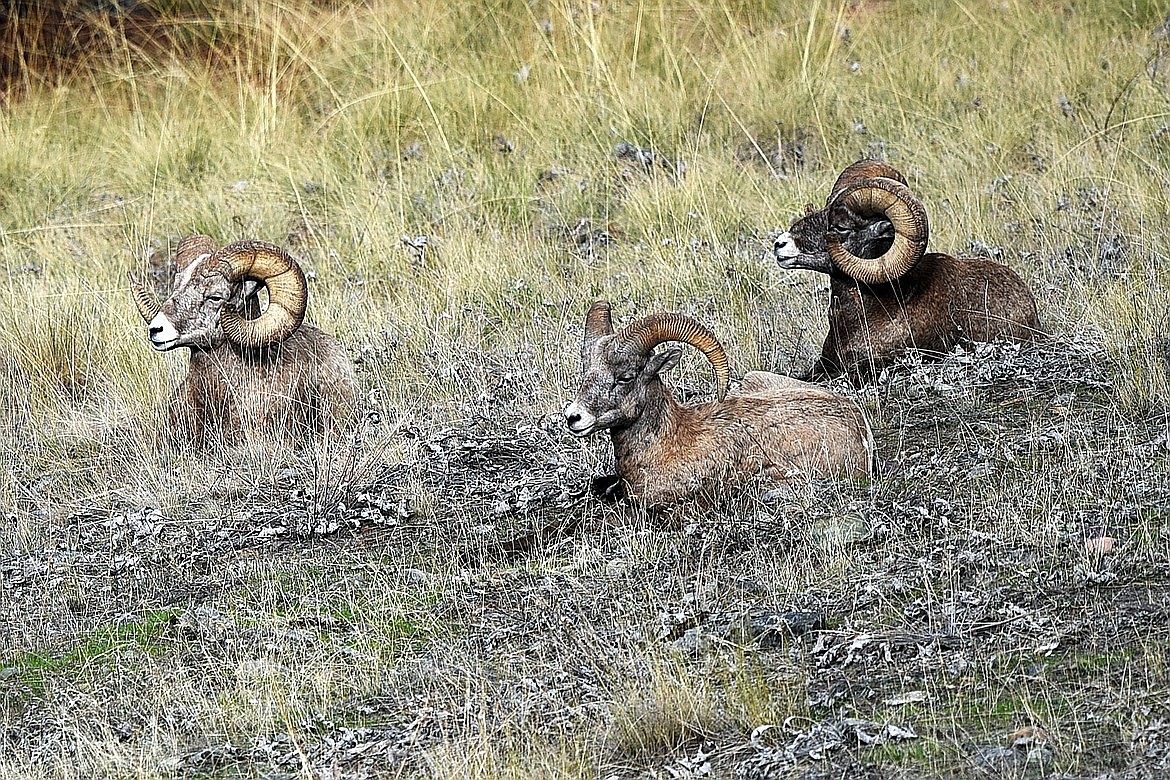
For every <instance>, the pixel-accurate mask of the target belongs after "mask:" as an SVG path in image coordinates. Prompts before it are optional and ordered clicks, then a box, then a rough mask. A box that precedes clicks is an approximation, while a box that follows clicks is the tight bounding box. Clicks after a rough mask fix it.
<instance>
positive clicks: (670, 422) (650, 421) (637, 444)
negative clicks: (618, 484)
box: [610, 381, 686, 481]
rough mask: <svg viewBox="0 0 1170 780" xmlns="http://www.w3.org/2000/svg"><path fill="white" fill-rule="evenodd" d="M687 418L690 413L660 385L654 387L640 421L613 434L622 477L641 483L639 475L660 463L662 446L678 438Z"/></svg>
mask: <svg viewBox="0 0 1170 780" xmlns="http://www.w3.org/2000/svg"><path fill="white" fill-rule="evenodd" d="M685 415H686V410H685V409H684V408H683V407H682V406H681V405H680V404H679V403H678V402H677V401H675V400H674V396H672V395H671V394H670V393H669V392H667V391H666V389H665V388H664V387H663V386H662V384H661V383H660V382H657V381H655V382H653V383H652V384H650V385H649V386H648V387H647V388H646V403H645V406H643V407H642V413H641V414H640V415H639V416H638V419H636V420H634V421H633V422H632V423H630V424H629V425H628V426H626V427H624V428H612V429H611V430H610V438H611V439H612V441H613V454H614V460H615V462H616V466H617V472H618V474H620V475H621V476H622V477H623V478H625V479H627V480H633V481H640V480H638V479H637V475H638V474H639V473H640V472H644V471H646V470H647V468H648V465H649V464H651V463H654V462H656V460H657V456H656V454H655V451H656V450H657V449H658V443H659V442H661V441H662V440H664V439H667V438H669V437H670V436H672V435H674V432H675V431H676V430H677V429H678V427H679V423H680V421H681V419H682V418H683V417H684V416H685Z"/></svg>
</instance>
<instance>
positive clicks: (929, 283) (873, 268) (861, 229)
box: [774, 160, 1042, 384]
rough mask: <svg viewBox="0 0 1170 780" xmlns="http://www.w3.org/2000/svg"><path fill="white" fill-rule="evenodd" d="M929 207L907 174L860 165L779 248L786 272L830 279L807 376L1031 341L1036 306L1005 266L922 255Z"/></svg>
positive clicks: (864, 372) (868, 374) (859, 379)
mask: <svg viewBox="0 0 1170 780" xmlns="http://www.w3.org/2000/svg"><path fill="white" fill-rule="evenodd" d="M929 233H930V229H929V225H928V223H927V219H926V210H925V208H924V207H923V206H922V203H921V202H920V201H919V200H918V199H917V198H916V197H915V196H914V195H913V193H911V192H910V189H909V188H908V187H907V186H906V180H905V178H903V176H902V174H901V173H899V172H898V171H897V170H895V169H894V168H892V167H890V166H889V165H886V164H885V163H881V162H876V161H872V160H863V161H861V162H858V163H854V164H853V165H851V166H849V167H848V168H846V169H845V171H844V172H843V173H842V174H841V175H840V177H838V179H837V182H836V184H834V185H833V190H832V192H831V193H830V195H829V199H828V202H827V203H826V205H825V207H824V208H823V209H820V210H815V209H814V208H813V207H812V206H811V205H810V206H808V207H806V213H805V216H804V217H803V218H801V219H800V220H798V221H797V222H796V223H795V224H793V225H792V227H791V228H790V229H789V230H788V232H786V233H784V234H783V235H781V236H780V237H779V238H778V239H777V240H776V244H775V247H774V252H775V255H776V260H777V262H779V264H780V266H781V267H782V268H788V269H807V270H810V271H819V272H820V273H824V274H828V275H829V292H830V299H829V332H828V335H827V336H826V337H825V343H824V345H823V346H822V347H821V355H820V357H819V358H818V359H817V361H816V362H815V363H814V364H813V366H812V368H811V369H810V370H809V371H808V372H807V373H806V374H805V375H804V376H803V377H802V378H803V379H812V380H816V379H826V378H831V377H835V376H841V375H842V374H844V375H846V376H848V377H849V378H850V380H852V381H853V382H854V383H857V384H860V383H863V382H865V381H868V380H870V379H873V378H874V377H876V376H877V375H878V374H879V373H881V371H882V369H883V368H886V367H887V366H889V365H890V364H892V363H893V362H894V361H895V360H896V359H897V357H898V356H899V354H901V353H902V352H904V351H905V350H906V349H907V348H909V347H917V348H918V349H920V350H926V351H930V352H939V353H942V352H947V351H949V350H950V349H951V348H952V347H954V346H955V345H956V344H958V343H959V342H961V341H963V340H964V339H966V340H970V341H994V340H996V339H1010V340H1012V341H1028V340H1030V339H1032V338H1034V337H1036V336H1038V335H1040V334H1041V333H1042V331H1041V330H1040V321H1039V319H1038V318H1037V316H1036V301H1035V299H1034V298H1033V297H1032V292H1031V291H1030V290H1029V289H1028V286H1027V284H1025V283H1024V280H1023V279H1021V278H1020V277H1019V275H1018V274H1016V272H1015V271H1013V270H1011V269H1010V268H1008V267H1007V266H1004V265H1001V264H999V263H996V262H993V261H991V260H986V259H982V258H954V257H951V256H950V255H945V254H939V253H937V252H931V253H929V254H928V253H927V252H926V242H927V239H928V237H929Z"/></svg>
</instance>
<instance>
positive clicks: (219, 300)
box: [207, 295, 227, 303]
mask: <svg viewBox="0 0 1170 780" xmlns="http://www.w3.org/2000/svg"><path fill="white" fill-rule="evenodd" d="M207 300H208V301H210V302H212V303H223V302H224V301H226V300H227V296H226V295H208V296H207Z"/></svg>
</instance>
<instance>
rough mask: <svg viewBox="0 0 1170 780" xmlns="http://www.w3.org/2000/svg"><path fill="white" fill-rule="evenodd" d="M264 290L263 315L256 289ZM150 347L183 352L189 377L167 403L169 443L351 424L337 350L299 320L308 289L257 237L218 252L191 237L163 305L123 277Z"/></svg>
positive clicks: (227, 440)
mask: <svg viewBox="0 0 1170 780" xmlns="http://www.w3.org/2000/svg"><path fill="white" fill-rule="evenodd" d="M261 286H263V287H264V288H266V289H267V291H268V306H267V308H266V309H264V311H263V312H261V304H260V299H259V296H258V293H259V290H260V287H261ZM131 291H132V293H133V296H134V302H135V304H136V305H137V307H138V312H139V313H140V314H141V315H142V319H143V320H145V321H146V323H147V327H148V330H149V335H150V345H151V346H152V347H153V348H154V349H155V350H157V351H159V352H166V351H167V350H171V349H176V348H178V347H187V348H189V349H190V350H191V364H190V368H189V370H188V372H187V377H186V378H185V379H184V380H183V382H182V383H181V384H180V385H179V386H178V387H177V388H176V389H175V392H174V393H173V395H172V396H171V398H170V402H169V407H168V417H169V423H170V429H171V434H172V437H173V438H174V439H175V440H176V441H179V442H193V443H195V444H196V445H210V444H239V443H244V442H248V441H252V440H257V441H268V442H281V441H285V442H287V441H293V442H295V441H298V440H304V439H306V438H308V437H312V436H316V435H321V434H324V433H326V432H338V431H340V430H341V429H343V428H344V426H345V425H346V424H347V423H348V422H349V421H350V419H351V417H352V414H353V408H354V401H355V398H356V394H357V384H356V381H355V379H354V372H353V364H352V363H351V362H350V360H349V356H348V355H347V354H346V352H345V349H344V348H343V347H342V346H341V345H340V344H339V343H337V341H336V340H334V339H333V338H332V337H330V336H328V335H326V334H325V333H323V332H321V331H320V330H318V329H317V328H315V327H313V326H312V325H304V324H302V322H303V320H304V316H305V304H306V301H307V299H308V287H307V285H306V283H305V275H304V273H303V272H302V271H301V268H300V266H298V265H297V263H296V261H294V260H293V259H292V258H291V257H290V256H289V255H288V253H286V252H285V251H283V250H282V249H280V248H279V247H277V246H274V245H272V244H268V243H265V242H263V241H237V242H236V243H234V244H229V245H228V246H225V247H223V248H222V249H218V250H217V249H216V248H215V244H214V243H213V241H212V239H211V238H209V237H208V236H200V235H196V236H189V237H187V238H185V239H183V240H182V241H181V242H179V245H178V247H177V248H176V250H175V283H174V290H173V292H172V293H171V296H170V297H169V298H167V300H166V301H164V302H163V303H162V304H161V305H160V304H159V303H157V302H156V301H155V299H154V297H153V296H151V295H150V294H148V293H147V292H146V290H145V289H144V288H143V286H142V285H141V284H139V283H137V282H136V281H135V280H134V279H133V278H131Z"/></svg>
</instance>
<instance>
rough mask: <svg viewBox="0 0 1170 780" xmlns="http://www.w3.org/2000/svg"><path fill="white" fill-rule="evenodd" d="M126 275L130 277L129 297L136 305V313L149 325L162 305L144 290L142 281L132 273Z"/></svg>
mask: <svg viewBox="0 0 1170 780" xmlns="http://www.w3.org/2000/svg"><path fill="white" fill-rule="evenodd" d="M126 276H127V278H129V279H130V297H132V298H133V299H134V305H135V306H137V307H138V313H139V314H140V315H142V319H143V320H144V321H145V322H146V324H147V325H149V324H150V322H151V320H153V319H154V318H155V317H156V316H158V313H159V311H161V310H162V307H161V306H160V305H159V303H158V301H156V300H155V299H154V296H153V295H151V294H150V293H148V292H147V291H146V288H145V287H143V286H142V282H140V281H138V280H137V279H135V278H134V275H133V274H129V273H128V274H126Z"/></svg>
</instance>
